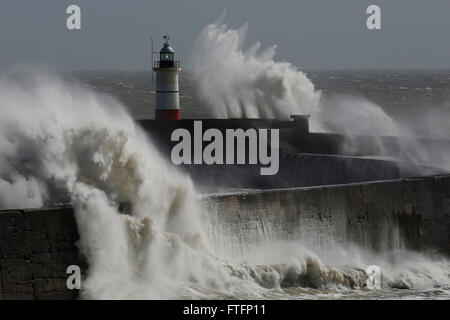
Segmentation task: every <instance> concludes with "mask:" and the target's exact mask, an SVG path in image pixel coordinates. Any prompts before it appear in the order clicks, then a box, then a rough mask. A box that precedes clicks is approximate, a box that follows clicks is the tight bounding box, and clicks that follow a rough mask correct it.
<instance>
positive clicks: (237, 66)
mask: <svg viewBox="0 0 450 320" xmlns="http://www.w3.org/2000/svg"><path fill="white" fill-rule="evenodd" d="M223 19H224V17H222V18H220V19H219V20H218V21H217V22H216V23H213V24H209V25H207V26H206V27H205V28H204V29H203V30H202V32H201V33H200V35H199V36H198V38H197V40H196V42H195V44H194V50H193V52H192V54H191V57H190V59H189V67H190V70H191V71H192V75H193V78H194V80H195V82H196V85H197V88H198V91H199V94H200V97H201V98H202V100H203V101H205V103H207V105H208V106H209V107H210V108H211V110H212V111H213V112H214V116H215V117H221V118H233V117H244V118H245V117H247V118H280V119H289V116H290V115H291V114H299V113H306V114H315V112H316V110H317V105H318V103H319V98H320V92H318V91H316V90H315V89H314V85H313V84H312V82H311V81H310V80H309V79H308V78H307V77H306V75H305V74H304V73H302V72H301V71H299V70H297V68H296V67H295V66H293V65H292V64H290V63H288V62H275V61H274V56H275V49H276V46H272V47H270V48H268V49H265V50H260V47H261V45H260V43H259V42H257V43H255V44H253V45H252V46H250V47H249V48H248V49H247V50H245V49H244V42H245V37H246V34H247V28H248V24H245V25H243V26H242V27H240V28H238V29H232V28H230V27H228V26H227V25H226V24H224V23H223V22H222V21H223ZM313 119H314V118H313ZM313 121H315V120H313Z"/></svg>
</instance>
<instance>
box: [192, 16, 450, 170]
mask: <svg viewBox="0 0 450 320" xmlns="http://www.w3.org/2000/svg"><path fill="white" fill-rule="evenodd" d="M224 20H225V14H223V15H222V16H221V17H220V18H219V19H218V20H217V21H216V22H214V23H211V24H208V25H207V26H205V27H204V28H203V30H202V31H201V32H200V34H199V36H198V38H197V40H196V42H195V44H194V46H193V50H192V53H191V55H190V59H189V69H190V71H191V72H192V77H193V80H194V82H195V84H196V86H197V90H198V93H199V97H200V99H201V100H202V101H203V102H204V103H205V104H206V105H207V106H208V107H209V109H210V110H211V111H212V112H213V115H214V116H215V117H221V118H236V117H237V118H276V119H283V120H287V119H289V116H290V115H295V114H309V115H311V118H310V129H311V131H315V132H333V133H342V134H344V135H345V137H346V139H345V142H344V144H343V145H342V150H341V152H343V153H347V154H355V155H358V154H361V153H362V151H363V150H365V149H367V146H366V143H365V142H364V141H365V140H362V141H363V142H361V140H360V139H359V137H360V136H361V135H368V136H371V137H372V141H373V142H374V143H373V144H372V147H373V149H374V150H372V153H373V154H377V156H380V157H386V158H391V159H393V160H394V159H395V158H397V159H398V160H400V161H405V160H406V161H410V162H413V163H416V164H422V165H429V166H435V167H438V168H441V169H444V170H450V152H449V151H448V150H444V149H443V148H439V149H434V150H433V152H430V151H429V148H426V147H425V146H424V145H423V144H422V143H420V142H418V141H417V140H416V138H417V137H415V134H414V132H415V130H414V127H413V126H412V125H405V124H402V125H401V124H399V123H398V122H397V121H395V119H393V118H392V117H391V116H390V115H388V114H387V113H386V112H385V111H384V110H383V108H382V107H381V106H379V105H377V104H375V103H373V102H372V101H370V100H368V99H367V98H365V97H360V96H352V95H346V94H339V95H327V94H324V93H322V92H321V91H319V90H316V88H315V87H314V84H313V83H312V82H311V81H310V79H309V78H308V77H307V75H306V74H305V73H304V72H302V71H301V70H299V69H298V68H297V67H296V66H294V65H292V64H291V63H289V62H280V61H276V60H275V54H276V46H272V47H269V48H267V49H265V50H262V49H261V44H260V43H259V42H256V43H254V44H253V45H251V46H249V47H248V48H246V46H245V40H246V35H247V32H248V26H249V24H248V23H246V24H244V25H243V26H241V27H240V28H232V27H230V26H229V25H227V24H226V23H224ZM443 115H444V118H443V119H444V120H442V116H443ZM424 118H425V119H427V120H428V121H427V123H428V124H431V125H432V126H430V125H428V126H429V127H430V128H429V129H430V130H429V131H430V136H436V135H437V134H436V133H441V134H440V135H439V137H440V138H445V139H447V138H448V136H445V135H444V136H443V135H442V133H447V132H448V130H447V127H448V121H446V120H448V114H443V113H442V112H440V114H439V115H434V116H433V117H432V118H430V115H429V114H427V115H424ZM440 118H441V119H440ZM437 119H440V120H439V121H437ZM384 136H392V137H401V138H402V140H401V141H400V142H399V146H400V149H401V151H400V153H398V154H395V155H394V156H393V155H392V154H391V153H390V152H389V151H388V147H387V146H386V141H385V140H383V139H382V137H384Z"/></svg>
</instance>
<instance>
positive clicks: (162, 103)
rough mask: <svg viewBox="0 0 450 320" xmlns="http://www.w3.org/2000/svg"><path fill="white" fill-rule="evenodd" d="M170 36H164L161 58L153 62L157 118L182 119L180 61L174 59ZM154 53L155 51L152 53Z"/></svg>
mask: <svg viewBox="0 0 450 320" xmlns="http://www.w3.org/2000/svg"><path fill="white" fill-rule="evenodd" d="M169 39H170V38H169V36H168V35H167V34H166V35H165V36H164V40H165V43H164V46H163V47H162V49H161V50H160V51H159V60H157V61H155V62H154V64H153V71H155V73H156V103H155V105H156V114H155V119H156V120H180V118H181V117H180V97H179V87H178V72H180V70H181V68H180V62H179V61H175V60H174V51H173V49H172V48H171V47H170V45H169ZM152 54H153V53H152Z"/></svg>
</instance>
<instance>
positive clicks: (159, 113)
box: [155, 109, 181, 120]
mask: <svg viewBox="0 0 450 320" xmlns="http://www.w3.org/2000/svg"><path fill="white" fill-rule="evenodd" d="M155 119H156V120H180V119H181V117H180V110H179V109H174V110H156V115H155Z"/></svg>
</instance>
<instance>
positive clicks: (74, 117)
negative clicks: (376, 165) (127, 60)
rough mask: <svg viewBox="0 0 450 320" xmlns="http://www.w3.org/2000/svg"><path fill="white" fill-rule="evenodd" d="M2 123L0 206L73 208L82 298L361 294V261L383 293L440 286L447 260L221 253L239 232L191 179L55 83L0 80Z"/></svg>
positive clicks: (122, 124)
mask: <svg viewBox="0 0 450 320" xmlns="http://www.w3.org/2000/svg"><path fill="white" fill-rule="evenodd" d="M0 115H1V117H0V150H1V154H0V182H1V183H0V187H1V189H0V195H1V196H0V207H1V208H12V207H21V208H26V207H42V206H47V205H53V204H58V203H67V202H70V203H72V204H73V206H74V208H75V218H76V221H77V226H78V231H79V234H80V240H79V243H78V246H79V248H80V251H81V253H82V254H83V255H84V257H85V258H86V260H87V263H88V270H86V278H84V279H83V280H82V290H81V294H80V297H81V298H97V299H106V298H113V299H119V298H144V299H145V298H267V297H291V298H295V297H309V298H312V297H314V296H317V295H320V294H321V292H330V291H329V290H338V291H333V292H339V290H350V289H352V290H357V292H359V290H360V289H361V288H364V287H365V279H366V274H365V272H364V268H365V267H366V266H367V263H368V262H369V261H370V262H372V261H377V262H378V263H379V264H380V267H381V268H382V270H383V272H385V274H384V277H385V278H387V279H389V281H387V282H386V284H385V286H388V287H389V284H391V283H392V284H393V286H396V287H408V288H411V287H412V288H414V287H415V286H416V285H420V286H421V287H423V288H429V287H430V286H434V285H436V283H438V284H439V285H441V286H448V285H449V284H448V273H449V267H448V266H449V264H448V261H446V260H440V261H432V260H430V259H428V258H425V257H420V259H419V260H420V261H419V262H420V263H417V261H418V260H417V259H415V260H414V259H413V260H411V261H412V262H411V263H410V262H409V261H410V260H409V259H408V257H409V256H406V257H405V259H404V261H403V262H402V263H401V264H394V263H392V261H387V260H383V258H382V257H376V256H373V255H371V254H370V253H365V254H357V253H358V252H360V251H357V250H356V249H353V248H351V247H348V246H342V250H341V252H342V253H343V254H342V255H338V257H336V252H337V249H336V248H338V245H336V246H335V247H333V248H332V250H327V248H323V250H321V251H320V254H316V253H315V252H314V250H311V249H308V248H307V245H306V243H307V242H306V241H304V240H302V239H292V240H289V241H287V240H286V239H285V240H283V238H284V237H285V235H283V234H280V232H282V231H280V230H272V232H271V233H267V232H266V231H267V230H265V231H264V232H263V233H261V234H257V235H254V236H255V237H254V238H255V239H257V238H258V237H259V238H262V239H263V240H264V241H263V242H261V241H253V242H251V243H249V242H246V241H243V242H239V243H237V244H236V243H235V244H234V246H237V247H240V249H239V250H230V249H229V248H228V249H227V245H228V244H231V243H232V242H233V241H232V239H234V238H235V237H236V236H238V235H239V233H244V232H246V230H245V229H238V230H229V229H227V226H226V225H224V224H221V223H220V222H218V221H217V220H215V216H217V215H220V214H229V213H228V212H215V213H214V212H208V211H205V210H204V208H202V206H201V205H200V203H198V202H197V194H196V192H195V190H194V188H193V185H192V182H191V180H190V179H189V178H188V177H186V176H185V175H183V174H182V173H180V172H178V171H177V170H175V168H173V167H169V165H168V164H167V163H166V161H165V160H164V159H163V158H161V156H160V155H159V154H158V152H157V150H156V149H155V148H154V147H153V145H152V144H151V142H150V141H148V139H147V137H146V136H145V134H144V133H143V132H142V131H141V130H140V129H139V128H138V127H136V126H135V124H134V122H133V121H132V119H131V118H130V117H129V116H128V114H127V113H126V112H125V111H124V108H123V107H122V106H121V105H120V103H119V102H117V101H116V100H115V99H112V98H111V97H107V96H102V95H98V94H96V93H94V92H92V91H89V90H86V89H81V88H79V87H78V86H76V85H74V84H70V83H66V82H63V81H61V80H60V79H58V78H57V77H55V76H49V75H42V74H36V73H31V74H23V75H22V76H20V77H18V78H17V77H11V76H7V75H3V76H2V77H1V78H0ZM123 202H127V203H130V207H131V212H130V215H124V214H121V213H120V212H119V207H120V204H121V203H123ZM212 230H215V232H212ZM228 232H229V233H228ZM218 243H220V244H222V246H224V247H225V248H222V249H220V248H218V247H217V245H216V244H218ZM234 248H236V247H234ZM333 253H334V255H333ZM344 253H345V254H344ZM384 270H385V271H384ZM293 289H295V290H294V291H293ZM324 289H326V290H327V291H320V290H324ZM311 290H316V291H311ZM317 290H319V291H317ZM292 292H295V295H294V296H292ZM352 292H354V291H352Z"/></svg>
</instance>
